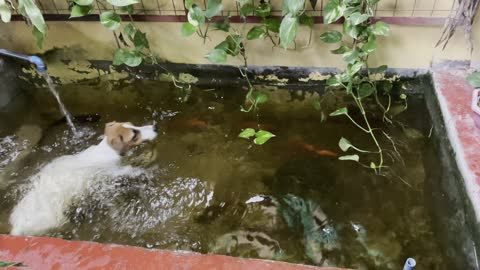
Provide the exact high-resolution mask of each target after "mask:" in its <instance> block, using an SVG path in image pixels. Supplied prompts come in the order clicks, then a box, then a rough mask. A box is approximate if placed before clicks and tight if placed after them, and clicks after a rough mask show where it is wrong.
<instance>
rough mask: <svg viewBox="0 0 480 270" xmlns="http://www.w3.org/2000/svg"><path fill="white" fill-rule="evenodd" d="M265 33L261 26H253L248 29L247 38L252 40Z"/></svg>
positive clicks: (263, 35)
mask: <svg viewBox="0 0 480 270" xmlns="http://www.w3.org/2000/svg"><path fill="white" fill-rule="evenodd" d="M266 35H267V32H265V29H264V28H263V27H262V26H254V27H252V29H250V31H248V33H247V39H248V40H253V39H258V38H264V37H265V36H266Z"/></svg>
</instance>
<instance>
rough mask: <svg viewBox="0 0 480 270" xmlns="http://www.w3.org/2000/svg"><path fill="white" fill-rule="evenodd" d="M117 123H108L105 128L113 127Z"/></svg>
mask: <svg viewBox="0 0 480 270" xmlns="http://www.w3.org/2000/svg"><path fill="white" fill-rule="evenodd" d="M116 123H117V122H116V121H112V122H109V123H106V124H105V127H110V126H113V125H115V124H116Z"/></svg>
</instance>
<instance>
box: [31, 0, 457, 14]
mask: <svg viewBox="0 0 480 270" xmlns="http://www.w3.org/2000/svg"><path fill="white" fill-rule="evenodd" d="M251 1H252V3H254V4H258V3H259V2H260V1H261V0H251ZM37 2H38V4H39V6H40V8H41V9H42V11H43V12H44V14H57V15H68V14H69V13H70V11H69V7H70V5H71V2H72V0H37ZM196 2H197V4H199V5H200V6H202V7H205V0H197V1H196ZM327 2H328V0H318V1H317V4H316V6H315V8H313V7H312V5H311V2H310V1H309V0H307V1H306V4H305V10H306V12H307V14H308V15H311V16H315V17H320V16H322V15H323V8H324V6H325V5H326V3H327ZM456 2H457V1H455V0H381V1H380V2H379V4H378V6H377V8H376V10H375V13H376V14H375V15H376V16H378V17H417V18H420V17H421V18H446V17H448V15H449V14H450V12H451V8H452V5H454V7H455V5H456ZM271 3H272V7H273V11H272V15H274V16H281V13H282V12H281V5H282V0H271ZM223 4H224V6H225V10H224V11H223V12H222V13H223V14H222V15H227V14H230V15H231V16H239V9H240V8H239V4H238V3H237V2H236V1H235V0H223ZM105 10H115V7H113V6H112V5H110V4H108V2H107V1H105V0H95V2H94V10H92V12H91V13H92V14H99V13H101V12H103V11H105ZM117 11H118V12H119V13H122V12H121V11H119V10H118V8H117ZM134 12H135V14H136V15H158V16H185V15H186V12H185V6H184V2H183V0H139V3H138V4H135V5H134Z"/></svg>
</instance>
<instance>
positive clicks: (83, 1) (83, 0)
mask: <svg viewBox="0 0 480 270" xmlns="http://www.w3.org/2000/svg"><path fill="white" fill-rule="evenodd" d="M73 2H75V4H77V5H79V6H89V5H91V4H92V3H93V0H73Z"/></svg>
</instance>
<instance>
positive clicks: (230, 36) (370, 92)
mask: <svg viewBox="0 0 480 270" xmlns="http://www.w3.org/2000/svg"><path fill="white" fill-rule="evenodd" d="M237 1H238V2H239V4H240V7H241V8H240V15H241V17H242V18H244V19H245V18H246V16H249V15H257V16H259V17H261V19H262V20H261V24H260V25H255V26H253V27H251V28H250V29H249V30H248V31H247V33H246V35H245V34H244V32H246V31H239V30H238V29H235V28H234V27H233V26H232V25H231V24H230V23H229V16H227V17H223V18H219V19H215V18H214V16H216V15H218V14H219V13H220V12H221V11H222V9H223V6H222V4H221V1H220V0H209V1H208V3H207V6H206V10H202V9H201V8H200V7H199V6H198V5H197V4H195V3H194V2H193V0H187V1H186V3H187V8H188V22H186V23H184V24H183V25H182V30H181V31H182V34H183V35H184V36H190V35H193V34H195V33H196V34H197V35H198V36H200V37H201V38H202V39H203V41H204V42H205V40H206V39H207V38H208V35H207V33H208V31H209V29H213V30H218V31H224V32H225V33H226V37H225V40H224V41H222V42H220V43H219V44H217V45H216V46H215V48H214V49H213V50H212V51H210V52H208V53H207V54H206V56H205V57H206V58H207V59H208V60H209V61H210V62H212V63H224V62H226V61H227V58H228V56H231V57H237V58H240V60H242V64H243V66H239V69H240V72H241V74H242V76H243V77H244V78H245V79H246V81H247V83H248V86H249V91H248V93H247V96H246V99H247V101H248V102H249V103H250V106H249V107H248V108H243V107H242V108H241V109H242V111H245V112H250V111H251V110H256V109H257V107H258V105H261V104H263V103H265V102H267V101H268V97H267V96H266V95H265V94H264V93H262V92H259V91H257V90H255V88H254V86H253V85H252V83H251V82H250V80H249V77H248V62H247V54H246V43H247V42H248V41H249V40H253V39H268V40H270V41H271V42H272V43H273V45H274V46H278V45H281V46H282V47H283V48H285V49H287V48H290V47H291V46H292V44H293V45H294V47H296V46H295V38H296V35H297V32H298V28H299V26H300V25H306V26H308V27H310V29H311V28H312V27H313V18H311V17H310V16H308V15H306V14H305V9H304V5H305V1H304V0H283V6H282V19H281V21H280V20H278V19H277V18H275V17H272V16H271V5H270V3H269V2H268V1H265V0H263V1H260V3H259V4H258V5H257V6H255V5H253V4H252V3H251V2H250V1H242V0H237ZM378 2H379V0H329V1H328V3H327V4H326V6H325V8H324V21H325V23H326V24H332V23H335V22H337V21H340V20H342V19H343V21H344V22H343V29H342V31H341V32H340V31H335V30H330V31H327V32H325V33H323V34H322V35H321V36H320V40H322V41H323V42H326V43H330V44H334V43H338V44H339V47H338V48H337V49H335V50H332V51H331V52H332V53H333V54H337V55H341V56H342V58H343V60H344V61H345V62H346V64H347V67H346V69H345V70H344V71H343V72H342V73H341V74H338V75H335V76H332V77H331V78H330V79H328V81H327V85H328V86H329V87H333V88H343V89H344V90H345V92H346V94H347V95H348V96H350V97H351V98H352V100H353V103H354V104H355V105H356V107H357V108H358V110H359V111H360V114H361V115H362V118H361V120H356V119H354V118H353V117H352V116H351V115H350V113H349V111H348V109H347V107H343V108H339V109H337V110H335V111H334V112H332V113H330V116H340V115H343V116H345V117H347V118H348V119H349V120H350V121H351V122H352V123H353V124H354V125H355V126H357V127H358V128H359V129H360V130H361V131H363V132H365V133H367V134H368V135H369V136H370V137H371V138H372V140H373V142H374V144H375V146H376V148H377V150H373V151H370V150H363V149H360V148H358V147H356V146H354V145H352V144H351V143H350V141H348V140H347V139H346V138H341V139H340V141H339V147H340V148H341V150H342V151H344V152H347V151H351V150H353V151H356V152H357V153H355V154H349V155H344V156H341V157H340V158H339V159H340V160H353V161H356V162H359V163H360V156H359V155H358V153H363V154H377V155H378V160H376V161H371V162H370V164H368V165H367V164H363V163H360V164H361V165H363V166H365V167H368V168H371V169H373V170H375V172H377V173H380V172H381V170H382V168H384V167H385V165H384V162H385V160H384V150H383V149H382V147H381V145H380V141H379V138H378V136H379V135H381V134H383V136H385V137H386V138H387V139H388V140H390V141H391V142H392V144H393V145H394V142H393V140H392V139H391V137H390V136H389V135H388V134H387V133H385V132H384V131H381V130H380V131H379V129H375V128H373V127H372V126H371V124H370V121H369V119H368V114H367V112H366V109H365V103H366V102H367V101H369V100H373V101H374V102H375V103H376V104H377V105H378V106H379V107H380V108H381V109H382V110H383V119H384V121H386V122H389V123H391V122H392V120H391V119H390V117H389V115H388V112H389V109H390V105H391V90H392V84H391V83H390V82H383V83H377V82H376V81H375V80H374V79H373V76H371V75H372V74H371V71H370V70H371V69H370V68H369V66H368V58H369V56H370V55H371V54H372V53H373V52H375V50H376V49H377V37H379V36H388V35H389V33H390V27H389V25H388V24H386V23H384V22H374V21H373V15H374V9H375V6H376V5H377V3H378ZM244 22H246V20H244ZM211 25H212V26H211ZM244 28H245V26H244ZM277 36H278V38H279V40H278V41H276V38H277ZM386 68H387V67H386V66H380V67H378V68H376V69H375V70H374V73H384V71H385V70H386ZM380 95H382V96H386V97H387V98H388V102H387V104H382V102H381V99H380V98H379V96H380ZM400 98H402V99H404V101H405V107H406V106H407V105H406V104H407V103H406V96H405V95H400ZM317 107H318V108H319V109H321V102H319V103H318V104H317ZM322 113H323V112H322ZM263 132H264V131H263V130H259V131H258V132H257V131H255V130H252V129H247V130H244V131H242V132H241V133H240V135H239V137H242V138H250V137H253V136H255V137H256V139H257V138H258V137H257V134H258V133H260V136H261V135H263V134H264V133H263ZM380 132H381V133H380ZM272 135H273V134H272ZM271 137H273V136H270V137H269V138H271ZM254 142H255V141H254ZM261 142H262V143H265V141H264V140H261ZM394 148H395V147H394Z"/></svg>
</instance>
